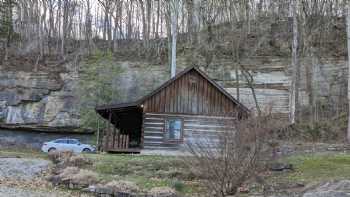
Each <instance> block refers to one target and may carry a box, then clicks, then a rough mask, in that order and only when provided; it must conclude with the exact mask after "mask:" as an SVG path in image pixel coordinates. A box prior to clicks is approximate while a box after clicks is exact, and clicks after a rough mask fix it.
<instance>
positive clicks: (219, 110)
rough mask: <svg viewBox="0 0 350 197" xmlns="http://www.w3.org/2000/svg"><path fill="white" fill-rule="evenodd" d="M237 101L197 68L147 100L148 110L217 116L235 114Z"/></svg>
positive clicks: (145, 109) (145, 108)
mask: <svg viewBox="0 0 350 197" xmlns="http://www.w3.org/2000/svg"><path fill="white" fill-rule="evenodd" d="M235 109H236V104H235V103H234V102H232V100H230V99H229V98H228V97H227V96H226V95H224V94H223V93H222V92H220V91H219V90H218V89H217V88H216V87H215V86H214V85H212V84H211V83H210V82H209V81H208V80H207V79H205V78H204V77H203V76H201V75H200V74H199V73H197V72H195V71H194V70H192V71H190V72H188V73H186V74H185V75H183V76H181V77H180V78H178V79H177V80H175V81H173V82H172V83H170V84H169V85H167V86H166V87H164V88H163V89H161V90H160V91H159V92H157V93H156V94H154V95H153V96H150V97H149V98H148V99H146V100H145V102H144V112H146V113H148V112H152V113H176V114H195V115H214V116H233V115H235Z"/></svg>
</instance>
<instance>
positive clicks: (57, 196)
mask: <svg viewBox="0 0 350 197" xmlns="http://www.w3.org/2000/svg"><path fill="white" fill-rule="evenodd" d="M49 164H50V162H49V161H47V160H44V159H36V158H35V159H34V158H33V159H31V158H0V197H65V196H67V197H68V196H72V195H70V194H69V193H65V192H60V191H56V190H53V191H50V189H48V188H45V186H44V185H43V187H42V188H33V187H19V186H18V185H20V186H22V185H24V186H25V185H26V184H28V183H33V182H34V181H35V180H36V179H35V178H38V177H39V176H40V175H41V174H42V173H43V172H44V171H46V170H47V169H48V167H49ZM13 183H16V184H13Z"/></svg>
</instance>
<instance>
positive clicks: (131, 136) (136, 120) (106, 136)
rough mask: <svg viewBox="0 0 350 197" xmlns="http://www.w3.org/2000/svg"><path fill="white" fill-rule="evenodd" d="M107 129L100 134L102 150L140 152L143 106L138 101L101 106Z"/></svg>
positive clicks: (99, 108) (99, 112) (100, 109)
mask: <svg viewBox="0 0 350 197" xmlns="http://www.w3.org/2000/svg"><path fill="white" fill-rule="evenodd" d="M96 111H97V113H98V114H100V115H101V116H102V117H103V118H104V119H106V120H107V121H106V124H107V125H106V129H105V130H104V131H103V132H101V133H100V135H99V136H98V140H99V144H100V145H101V146H100V150H102V151H106V152H118V153H139V152H140V151H141V148H142V108H141V107H140V106H139V105H138V104H137V103H124V104H118V105H109V106H100V107H98V108H96Z"/></svg>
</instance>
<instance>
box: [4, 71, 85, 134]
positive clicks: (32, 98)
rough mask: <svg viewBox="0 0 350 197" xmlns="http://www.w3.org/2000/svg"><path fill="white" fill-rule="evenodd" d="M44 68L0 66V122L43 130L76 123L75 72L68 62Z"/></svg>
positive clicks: (73, 126)
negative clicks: (51, 67)
mask: <svg viewBox="0 0 350 197" xmlns="http://www.w3.org/2000/svg"><path fill="white" fill-rule="evenodd" d="M61 66H62V67H63V69H61V71H59V72H57V71H56V70H54V69H53V70H52V71H51V70H50V69H46V70H45V71H40V70H39V71H37V72H35V71H28V70H20V69H18V70H15V69H9V68H5V67H1V66H0V71H1V72H0V126H1V127H6V128H23V129H33V130H43V131H53V130H65V129H70V130H71V129H76V128H78V127H79V113H78V108H77V105H76V102H77V97H76V96H75V91H74V89H75V88H76V86H77V83H78V80H77V79H78V74H77V73H76V72H74V70H72V69H70V66H69V65H61Z"/></svg>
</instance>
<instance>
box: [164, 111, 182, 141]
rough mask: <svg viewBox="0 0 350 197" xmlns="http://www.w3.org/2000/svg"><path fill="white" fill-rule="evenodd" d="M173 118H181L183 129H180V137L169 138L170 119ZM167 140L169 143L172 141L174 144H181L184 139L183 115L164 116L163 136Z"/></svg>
mask: <svg viewBox="0 0 350 197" xmlns="http://www.w3.org/2000/svg"><path fill="white" fill-rule="evenodd" d="M171 120H180V121H181V129H180V139H169V138H168V137H167V136H168V132H169V130H168V128H167V127H168V126H167V125H169V121H171ZM163 139H164V141H165V142H168V143H172V144H181V143H183V141H184V119H183V118H182V117H176V116H172V117H166V118H164V137H163Z"/></svg>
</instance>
